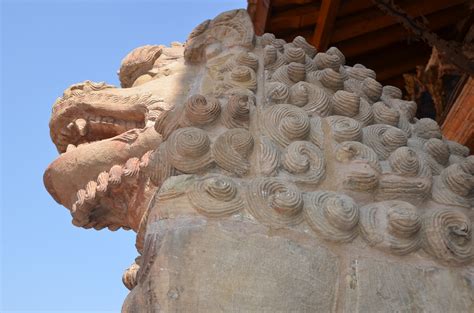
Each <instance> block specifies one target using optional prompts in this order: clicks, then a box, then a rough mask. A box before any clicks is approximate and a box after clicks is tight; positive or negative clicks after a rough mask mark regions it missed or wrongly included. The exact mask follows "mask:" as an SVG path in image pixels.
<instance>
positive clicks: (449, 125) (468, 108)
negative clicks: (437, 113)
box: [441, 78, 474, 153]
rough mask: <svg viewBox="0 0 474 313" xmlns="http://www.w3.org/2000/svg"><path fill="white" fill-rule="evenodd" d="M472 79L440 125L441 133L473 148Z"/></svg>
mask: <svg viewBox="0 0 474 313" xmlns="http://www.w3.org/2000/svg"><path fill="white" fill-rule="evenodd" d="M473 124H474V80H473V79H472V78H469V80H468V82H467V83H466V85H465V86H464V88H463V90H462V91H461V94H460V95H459V97H458V98H457V99H456V102H455V103H454V104H453V106H452V107H451V109H450V110H449V114H448V116H447V117H446V119H445V120H444V123H443V125H442V127H441V129H442V130H443V135H444V136H445V137H446V138H447V139H450V140H456V141H458V142H459V143H461V144H463V145H467V146H468V147H470V148H471V153H472V152H473V150H474V127H472V125H473Z"/></svg>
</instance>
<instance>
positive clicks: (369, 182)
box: [44, 10, 474, 312]
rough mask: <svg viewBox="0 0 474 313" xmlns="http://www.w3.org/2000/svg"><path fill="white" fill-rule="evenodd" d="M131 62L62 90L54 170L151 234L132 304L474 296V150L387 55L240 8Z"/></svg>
mask: <svg viewBox="0 0 474 313" xmlns="http://www.w3.org/2000/svg"><path fill="white" fill-rule="evenodd" d="M119 75H120V81H121V85H122V88H116V87H114V86H111V85H107V84H105V83H94V82H89V81H86V82H83V83H80V84H76V85H73V86H71V87H70V88H68V89H66V91H65V92H64V94H63V96H62V97H61V98H59V99H58V101H56V103H55V104H54V107H53V113H52V116H51V120H50V129H51V138H52V140H53V142H54V143H55V145H56V146H57V148H58V151H59V152H60V153H61V154H60V156H59V157H58V158H57V159H56V160H55V161H54V162H53V163H51V165H50V166H49V167H48V168H47V170H46V172H45V174H44V183H45V186H46V188H47V190H48V192H49V193H50V194H51V195H52V196H53V197H54V199H55V200H56V201H57V202H58V203H60V204H62V205H63V206H65V207H66V208H68V209H69V210H70V212H71V215H72V222H73V224H74V225H76V226H79V227H84V228H94V229H103V228H108V229H110V230H117V229H119V228H123V229H131V230H133V231H135V232H136V233H137V242H136V246H137V250H138V253H139V256H138V257H137V259H136V260H135V262H134V263H133V265H132V266H131V267H130V268H129V269H128V270H127V271H126V272H125V274H124V277H123V281H124V284H125V285H126V287H127V288H129V289H131V292H130V294H129V296H128V297H127V299H126V301H125V304H124V306H123V311H124V312H147V311H152V312H155V311H156V312H158V311H164V312H186V311H188V312H189V311H195V312H214V311H216V310H217V311H226V312H228V311H249V312H261V311H268V312H288V311H294V312H303V311H304V312H306V311H314V310H317V311H324V312H327V311H336V308H337V310H338V311H360V312H367V311H393V310H398V309H399V308H403V309H400V310H402V311H404V310H405V311H412V310H415V311H449V310H451V311H452V312H464V311H466V312H467V311H470V310H472V308H474V298H473V297H472V294H474V288H473V284H472V283H471V284H466V283H465V282H466V281H471V282H472V281H474V276H473V273H474V238H473V233H472V228H473V227H472V226H473V218H474V213H473V212H474V157H473V156H469V150H468V149H467V148H466V147H464V146H462V145H460V144H458V143H455V142H452V141H449V140H446V139H445V138H444V137H443V135H442V134H441V131H440V128H439V125H438V124H437V123H436V122H435V121H433V120H430V119H417V118H415V117H414V112H416V103H414V102H410V101H405V100H401V95H402V93H401V91H400V90H399V89H398V88H396V87H393V86H382V84H381V83H380V82H378V81H377V76H376V73H375V72H374V71H373V70H371V69H369V68H366V67H364V66H363V65H360V64H356V65H354V66H350V65H348V64H346V60H345V57H344V55H343V54H342V52H341V51H340V50H339V49H337V48H336V47H332V48H330V49H328V50H327V51H325V52H324V51H319V52H318V51H316V49H315V48H314V47H313V46H312V45H310V44H309V43H308V42H306V40H305V39H304V38H303V37H296V38H295V39H294V40H293V41H292V42H286V41H284V40H282V39H277V38H275V36H274V35H272V34H263V35H262V36H256V35H255V34H254V32H253V28H252V22H251V20H250V18H249V16H248V15H247V13H246V12H245V11H244V10H235V11H229V12H225V13H222V14H221V15H219V16H217V17H216V18H215V19H213V20H208V21H205V22H204V23H202V24H200V25H199V26H197V27H196V28H195V29H194V30H193V31H192V33H191V34H190V35H189V38H188V40H187V41H186V43H185V44H184V45H183V44H180V43H173V44H171V46H170V47H166V46H163V45H148V46H144V47H139V48H137V49H134V50H133V51H132V52H130V53H129V54H128V55H127V56H126V57H125V58H124V59H123V61H122V65H121V68H120V70H119ZM427 273H430V274H429V275H428V274H427ZM439 286H441V287H439ZM384 288H386V290H385V289H384ZM376 289H377V290H376ZM379 289H380V290H379ZM390 290H391V291H394V290H396V292H397V296H396V297H394V296H393V294H392V293H391V291H390ZM443 301H444V302H443ZM415 304H416V305H417V306H416V308H415ZM157 308H159V309H157ZM217 308H219V309H217Z"/></svg>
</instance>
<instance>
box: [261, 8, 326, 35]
mask: <svg viewBox="0 0 474 313" xmlns="http://www.w3.org/2000/svg"><path fill="white" fill-rule="evenodd" d="M318 13H319V5H316V4H311V5H305V6H297V7H294V8H290V9H288V10H285V11H283V12H281V13H273V11H272V16H271V18H270V19H269V20H268V23H267V28H266V30H265V31H266V32H268V33H275V34H276V35H277V36H278V37H280V33H281V32H286V33H288V32H292V31H297V30H298V29H301V28H304V27H307V26H311V25H314V24H315V23H316V20H317V18H318Z"/></svg>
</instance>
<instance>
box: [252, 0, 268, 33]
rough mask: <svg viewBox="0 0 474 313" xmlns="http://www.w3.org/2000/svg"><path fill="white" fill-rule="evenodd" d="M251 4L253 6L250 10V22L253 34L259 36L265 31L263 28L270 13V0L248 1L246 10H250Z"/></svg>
mask: <svg viewBox="0 0 474 313" xmlns="http://www.w3.org/2000/svg"><path fill="white" fill-rule="evenodd" d="M251 5H252V6H253V8H252V10H254V12H253V14H252V15H253V16H252V22H253V28H254V31H255V34H256V35H258V36H261V35H262V34H263V33H265V28H266V26H267V22H268V19H269V15H270V0H253V1H252V2H250V1H249V6H248V10H250V7H251Z"/></svg>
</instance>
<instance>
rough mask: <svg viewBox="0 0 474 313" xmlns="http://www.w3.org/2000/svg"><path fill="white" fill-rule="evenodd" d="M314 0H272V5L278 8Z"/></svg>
mask: <svg viewBox="0 0 474 313" xmlns="http://www.w3.org/2000/svg"><path fill="white" fill-rule="evenodd" d="M311 2H314V0H272V7H274V8H275V9H279V8H281V7H288V6H291V5H295V4H296V5H303V4H308V3H311Z"/></svg>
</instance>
